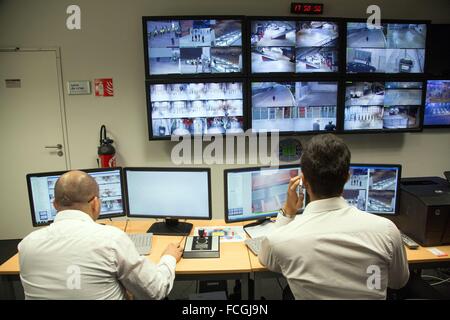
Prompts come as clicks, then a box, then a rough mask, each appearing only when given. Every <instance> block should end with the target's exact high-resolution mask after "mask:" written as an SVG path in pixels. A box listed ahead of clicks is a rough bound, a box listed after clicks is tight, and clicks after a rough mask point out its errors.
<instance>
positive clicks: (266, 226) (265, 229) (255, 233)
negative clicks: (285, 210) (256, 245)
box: [245, 222, 275, 239]
mask: <svg viewBox="0 0 450 320" xmlns="http://www.w3.org/2000/svg"><path fill="white" fill-rule="evenodd" d="M274 229H275V223H274V222H265V223H263V224H260V225H257V226H253V227H247V228H245V232H247V233H248V235H249V236H250V238H253V239H254V238H258V237H263V236H266V235H267V234H269V233H271V232H272V231H273V230H274Z"/></svg>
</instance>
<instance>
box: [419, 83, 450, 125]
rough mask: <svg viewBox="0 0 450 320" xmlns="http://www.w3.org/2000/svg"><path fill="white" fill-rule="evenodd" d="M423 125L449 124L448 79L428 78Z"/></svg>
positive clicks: (449, 96) (449, 86)
mask: <svg viewBox="0 0 450 320" xmlns="http://www.w3.org/2000/svg"><path fill="white" fill-rule="evenodd" d="M424 124H425V125H433V126H435V125H441V126H442V125H445V126H450V80H428V81H427V95H426V100H425V119H424Z"/></svg>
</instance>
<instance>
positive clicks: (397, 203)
mask: <svg viewBox="0 0 450 320" xmlns="http://www.w3.org/2000/svg"><path fill="white" fill-rule="evenodd" d="M352 167H359V168H367V167H369V168H396V169H398V175H397V183H396V187H397V188H396V190H395V212H394V213H378V212H369V211H363V212H367V213H370V214H374V215H377V216H384V217H393V216H398V215H399V213H400V212H399V211H400V210H399V209H400V180H401V178H402V165H401V164H386V163H382V164H373V163H350V169H351V168H352ZM349 178H350V176H349ZM342 197H343V195H342ZM344 199H345V198H344ZM346 201H347V200H346Z"/></svg>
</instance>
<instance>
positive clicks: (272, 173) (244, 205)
mask: <svg viewBox="0 0 450 320" xmlns="http://www.w3.org/2000/svg"><path fill="white" fill-rule="evenodd" d="M300 173H301V170H300V168H282V167H280V168H277V169H261V170H260V169H254V170H253V169H249V170H245V171H239V172H228V173H227V207H228V212H227V213H228V218H229V220H234V221H239V220H253V219H261V218H264V217H267V216H274V215H277V213H278V210H279V209H280V208H281V207H282V206H283V204H284V203H285V201H286V190H287V187H288V185H289V181H290V179H291V178H293V177H296V176H298V175H299V174H300ZM299 192H300V191H299ZM303 192H304V191H303ZM304 196H305V193H304ZM304 199H306V197H305V198H304ZM304 205H305V202H304V203H303V206H304Z"/></svg>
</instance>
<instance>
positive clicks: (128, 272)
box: [19, 171, 182, 299]
mask: <svg viewBox="0 0 450 320" xmlns="http://www.w3.org/2000/svg"><path fill="white" fill-rule="evenodd" d="M54 206H55V208H56V210H57V212H58V213H57V215H56V218H55V221H54V222H53V223H52V224H51V225H50V226H48V227H46V228H43V229H40V230H38V231H34V232H32V233H31V234H29V235H28V236H27V237H26V238H25V239H23V240H22V242H20V244H19V262H20V279H21V281H22V285H23V288H24V291H25V298H26V299H125V298H126V297H127V291H128V292H129V293H131V294H132V295H133V296H134V297H135V298H138V299H162V298H164V297H166V296H167V295H168V294H169V292H170V290H171V289H172V286H173V282H174V279H175V266H176V263H177V261H179V260H180V258H181V253H182V249H181V248H179V247H178V246H177V245H174V244H170V245H169V246H168V247H167V249H166V250H165V252H164V253H163V255H162V257H161V259H160V261H159V263H158V264H157V265H155V264H153V263H152V262H150V261H149V260H148V259H147V258H145V257H142V256H140V255H139V254H138V252H137V250H136V248H135V246H134V244H133V242H132V241H131V240H130V238H129V237H128V236H127V235H126V234H125V233H124V232H123V231H121V230H119V229H118V228H116V227H113V226H105V225H100V224H97V223H95V220H96V219H97V218H98V216H99V214H100V208H101V202H100V199H99V188H98V185H97V183H96V181H95V180H94V179H93V178H92V177H91V176H89V175H88V174H86V173H84V172H81V171H70V172H68V173H65V174H64V175H62V176H61V177H60V178H59V179H58V181H57V182H56V185H55V201H54Z"/></svg>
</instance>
